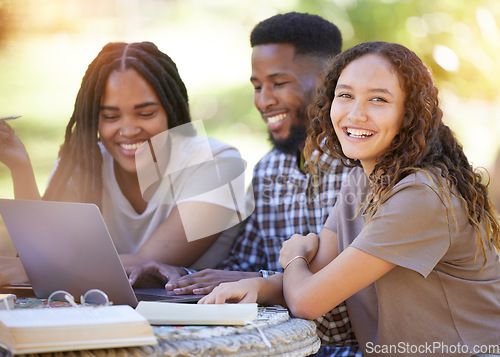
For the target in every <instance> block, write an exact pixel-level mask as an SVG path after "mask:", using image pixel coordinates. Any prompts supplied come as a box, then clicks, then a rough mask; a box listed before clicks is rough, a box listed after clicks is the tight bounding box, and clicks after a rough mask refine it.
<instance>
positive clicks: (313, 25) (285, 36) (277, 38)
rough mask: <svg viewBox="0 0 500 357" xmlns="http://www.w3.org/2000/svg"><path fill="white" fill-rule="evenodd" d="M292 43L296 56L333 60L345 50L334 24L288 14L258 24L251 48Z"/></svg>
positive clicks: (253, 32)
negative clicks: (330, 58) (331, 58)
mask: <svg viewBox="0 0 500 357" xmlns="http://www.w3.org/2000/svg"><path fill="white" fill-rule="evenodd" d="M273 43H289V44H292V45H293V46H294V47H295V54H296V55H312V56H318V57H322V58H329V57H333V56H335V55H336V54H338V53H339V52H340V51H341V50H342V34H341V33H340V30H339V29H338V28H337V26H335V25H334V24H333V23H331V22H329V21H327V20H325V19H324V18H322V17H320V16H318V15H311V14H307V13H298V12H288V13H286V14H278V15H275V16H272V17H270V18H268V19H266V20H264V21H262V22H260V23H258V24H257V25H256V26H255V27H254V29H253V30H252V33H251V34H250V45H251V46H252V47H255V46H258V45H266V44H273Z"/></svg>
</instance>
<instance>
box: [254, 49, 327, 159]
mask: <svg viewBox="0 0 500 357" xmlns="http://www.w3.org/2000/svg"><path fill="white" fill-rule="evenodd" d="M320 69H321V68H318V65H317V64H316V63H314V61H313V60H310V59H307V58H305V57H303V56H297V57H296V56H295V48H294V46H293V45H291V44H283V43H280V44H267V45H258V46H255V47H254V48H253V52H252V76H251V78H250V81H251V82H252V84H253V86H254V88H255V92H254V104H255V107H256V108H257V109H258V110H259V112H260V113H261V114H262V118H263V119H264V121H265V122H266V123H267V127H268V129H269V132H270V133H271V136H272V139H273V141H274V143H275V144H276V146H277V147H278V148H280V145H282V146H287V145H286V144H287V141H295V140H294V138H293V136H294V135H295V136H297V135H299V136H300V140H299V143H297V144H295V145H292V146H297V147H292V149H294V151H298V150H299V149H300V147H301V145H302V143H303V141H304V139H305V137H306V135H305V131H306V128H307V126H308V124H309V120H308V118H307V115H306V113H305V108H306V106H307V105H308V104H309V103H310V100H311V98H312V94H313V91H314V90H315V88H316V83H317V79H318V75H319V71H320ZM294 128H295V129H294ZM294 132H295V133H297V134H294ZM288 146H290V145H288Z"/></svg>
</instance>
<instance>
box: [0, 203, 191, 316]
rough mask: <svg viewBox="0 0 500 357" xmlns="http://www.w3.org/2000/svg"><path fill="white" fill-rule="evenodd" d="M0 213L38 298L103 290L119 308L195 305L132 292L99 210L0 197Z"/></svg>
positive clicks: (182, 298) (158, 292) (155, 292)
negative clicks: (144, 302)
mask: <svg viewBox="0 0 500 357" xmlns="http://www.w3.org/2000/svg"><path fill="white" fill-rule="evenodd" d="M0 215H1V216H2V219H3V221H4V224H5V226H6V228H7V231H8V232H9V235H10V237H11V239H12V242H13V244H14V247H15V248H16V250H17V253H18V255H19V258H20V259H21V262H22V264H23V266H24V269H25V270H26V274H27V275H28V278H29V280H30V283H31V286H32V288H33V291H34V293H35V295H36V296H37V297H38V298H47V297H49V295H50V294H51V293H52V292H54V291H56V290H66V291H67V292H69V293H70V294H72V295H73V296H74V297H75V299H79V297H80V296H81V295H83V294H84V293H85V292H86V291H88V290H90V289H100V290H102V291H104V292H105V293H106V294H107V295H108V297H109V300H110V301H112V302H113V304H115V305H130V306H132V307H135V306H136V305H137V301H138V300H161V301H172V302H194V301H197V300H199V299H200V298H201V296H200V295H179V296H175V295H173V293H172V292H169V291H166V290H165V289H163V288H159V289H138V290H136V292H134V290H133V289H132V286H131V285H130V283H129V281H128V277H127V274H126V273H125V270H124V268H123V265H122V263H121V261H120V258H119V256H118V253H117V251H116V248H115V246H114V244H113V241H112V239H111V237H110V235H109V232H108V229H107V228H106V225H105V223H104V220H103V218H102V215H101V213H100V211H99V208H98V207H97V206H96V205H94V204H89V203H73V202H53V201H29V200H11V199H0Z"/></svg>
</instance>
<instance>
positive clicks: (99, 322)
mask: <svg viewBox="0 0 500 357" xmlns="http://www.w3.org/2000/svg"><path fill="white" fill-rule="evenodd" d="M0 343H1V344H2V345H3V346H4V347H6V348H7V349H8V350H10V351H12V352H13V353H15V354H21V353H38V352H55V351H70V350H83V349H85V350H87V349H95V348H111V347H128V346H140V345H155V344H157V340H156V338H155V336H154V333H153V329H152V328H151V325H150V324H149V323H148V322H147V320H146V319H145V318H144V317H143V316H142V315H140V314H139V313H137V312H136V311H135V310H134V309H133V308H131V307H130V306H126V305H117V306H105V307H78V308H70V307H60V308H46V309H44V308H32V309H14V310H3V311H0Z"/></svg>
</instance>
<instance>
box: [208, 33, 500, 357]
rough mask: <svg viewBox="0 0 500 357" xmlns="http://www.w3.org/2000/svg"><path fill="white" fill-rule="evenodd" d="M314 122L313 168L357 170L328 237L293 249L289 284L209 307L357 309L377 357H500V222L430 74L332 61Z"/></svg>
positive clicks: (233, 291)
mask: <svg viewBox="0 0 500 357" xmlns="http://www.w3.org/2000/svg"><path fill="white" fill-rule="evenodd" d="M309 114H310V117H311V120H312V121H311V126H310V129H309V134H308V139H307V141H306V149H305V153H306V157H309V158H311V155H310V154H311V153H312V152H313V151H314V150H318V151H319V152H320V153H331V154H333V155H334V156H336V157H338V158H340V159H341V160H343V162H344V164H345V165H348V166H350V167H353V169H352V170H351V172H350V173H349V176H348V178H347V179H346V180H345V181H344V182H343V183H342V187H341V190H340V193H339V195H338V197H337V201H336V203H335V206H334V207H333V209H332V210H331V211H330V215H329V217H328V219H327V221H326V223H325V226H324V228H323V230H322V231H321V232H320V234H319V236H318V235H316V234H313V233H310V234H309V235H307V236H305V237H304V236H300V235H294V236H292V237H291V238H290V239H289V240H287V241H285V242H284V244H283V247H282V249H281V251H280V258H279V262H280V264H281V266H282V267H283V268H284V274H279V275H278V274H275V275H273V276H271V277H268V278H252V279H245V280H242V281H240V282H237V283H228V284H221V285H219V287H217V288H215V289H214V290H213V291H212V293H211V294H209V295H208V296H206V297H204V298H203V299H202V300H200V302H202V303H223V302H225V301H227V300H233V301H242V302H253V301H257V302H259V303H268V304H276V303H286V304H287V305H288V307H289V309H290V311H291V312H292V313H293V314H294V315H295V316H297V317H301V318H306V319H315V318H318V317H319V316H321V315H323V314H325V313H326V312H328V311H330V310H331V309H333V308H334V307H335V306H337V305H338V304H339V303H340V302H342V301H344V300H345V301H346V304H347V310H348V313H349V318H350V321H351V324H352V327H353V330H354V333H355V334H356V339H357V341H358V342H359V345H360V347H361V349H362V350H363V354H364V355H368V356H369V355H373V356H471V355H476V354H477V355H479V354H481V353H483V354H484V353H488V352H489V353H499V352H500V346H499V345H500V339H499V336H500V262H499V257H498V249H499V248H500V237H499V221H498V215H497V213H496V211H495V209H494V208H493V206H492V204H491V202H490V200H489V199H488V195H487V187H486V186H485V185H484V184H483V183H482V177H481V175H480V174H479V173H478V172H476V171H475V170H474V169H473V167H472V166H471V165H470V164H469V162H468V160H467V157H466V156H465V154H464V151H463V148H462V146H461V145H460V144H459V143H458V141H457V139H456V138H455V136H454V134H453V132H452V131H451V130H450V128H449V127H448V126H446V125H445V124H444V123H443V120H442V116H443V113H442V111H441V109H440V108H439V101H438V90H437V88H436V86H435V84H434V81H433V79H432V75H431V73H430V71H429V70H428V68H427V67H426V66H425V65H424V63H423V62H422V61H421V60H420V58H419V57H418V56H417V55H416V54H415V53H413V52H412V51H410V50H409V49H407V48H406V47H404V46H402V45H398V44H392V43H386V42H368V43H362V44H359V45H356V46H354V47H353V48H350V49H348V50H346V51H344V52H342V53H341V54H340V55H338V56H336V57H335V58H334V59H333V61H332V62H331V64H330V65H329V67H328V69H327V73H326V76H325V78H324V79H323V83H322V85H321V86H320V87H319V89H318V92H317V95H316V98H315V101H314V104H313V106H312V107H311V108H310V112H309ZM314 164H317V160H316V162H311V165H314Z"/></svg>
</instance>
